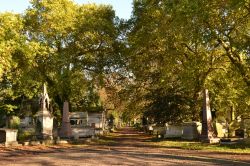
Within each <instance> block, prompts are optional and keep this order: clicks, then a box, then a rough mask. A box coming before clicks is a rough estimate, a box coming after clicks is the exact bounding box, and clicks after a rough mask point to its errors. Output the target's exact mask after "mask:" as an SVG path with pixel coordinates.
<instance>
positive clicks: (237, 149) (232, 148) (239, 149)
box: [151, 139, 250, 154]
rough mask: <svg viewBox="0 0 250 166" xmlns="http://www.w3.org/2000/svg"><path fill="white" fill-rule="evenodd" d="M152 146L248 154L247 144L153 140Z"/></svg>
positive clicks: (249, 152)
mask: <svg viewBox="0 0 250 166" xmlns="http://www.w3.org/2000/svg"><path fill="white" fill-rule="evenodd" d="M151 144H152V145H154V146H158V147H165V148H178V149H186V150H206V151H216V152H228V153H238V154H240V153H247V154H250V145H249V144H244V143H242V144H231V145H220V144H207V143H201V142H194V141H193V142H192V141H182V140H159V139H158V140H156V139H153V140H152V142H151Z"/></svg>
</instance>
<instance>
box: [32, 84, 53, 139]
mask: <svg viewBox="0 0 250 166" xmlns="http://www.w3.org/2000/svg"><path fill="white" fill-rule="evenodd" d="M49 102H50V101H49V96H48V93H47V88H46V85H45V84H44V86H43V93H42V95H41V97H40V110H39V111H38V112H37V114H36V117H37V118H38V121H37V123H39V124H40V129H39V131H38V138H42V139H52V138H53V136H52V135H53V116H52V115H51V113H50V111H49V108H50V103H49ZM37 126H39V125H38V124H37Z"/></svg>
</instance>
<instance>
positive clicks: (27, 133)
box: [17, 129, 35, 141]
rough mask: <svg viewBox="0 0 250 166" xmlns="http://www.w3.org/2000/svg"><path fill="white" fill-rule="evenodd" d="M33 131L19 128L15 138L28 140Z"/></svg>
mask: <svg viewBox="0 0 250 166" xmlns="http://www.w3.org/2000/svg"><path fill="white" fill-rule="evenodd" d="M34 134H35V132H34V131H30V130H29V131H28V130H27V131H23V130H21V129H20V130H19V132H18V136H17V139H18V140H19V141H28V140H31V139H32V137H33V136H34Z"/></svg>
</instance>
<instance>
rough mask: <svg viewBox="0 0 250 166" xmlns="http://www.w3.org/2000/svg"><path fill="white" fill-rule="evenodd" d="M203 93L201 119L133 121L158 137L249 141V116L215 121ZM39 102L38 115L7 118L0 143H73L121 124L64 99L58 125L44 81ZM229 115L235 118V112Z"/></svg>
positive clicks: (0, 131)
mask: <svg viewBox="0 0 250 166" xmlns="http://www.w3.org/2000/svg"><path fill="white" fill-rule="evenodd" d="M203 97H204V99H203V110H202V122H183V123H181V124H165V125H164V126H157V125H155V124H150V123H147V124H146V125H145V124H144V125H143V124H142V123H141V124H138V122H137V123H136V124H134V125H135V126H137V127H138V126H141V127H142V126H143V129H144V132H148V133H149V134H153V135H155V136H156V137H158V138H181V139H183V140H193V141H194V140H196V141H197V140H199V141H201V142H204V143H212V144H213V143H221V144H223V143H229V144H235V143H247V142H248V140H249V139H248V138H249V133H250V123H249V120H250V119H249V117H241V119H240V120H238V121H237V123H238V124H237V125H236V127H230V126H229V125H228V124H227V123H223V122H216V121H213V120H212V114H211V109H210V101H209V94H208V90H207V89H205V90H204V96H203ZM38 104H39V109H38V110H37V112H36V113H35V115H34V116H31V114H26V116H23V117H22V118H21V119H20V123H19V124H17V123H16V122H14V121H13V120H14V119H15V118H17V117H15V118H14V117H13V118H11V119H8V120H6V126H5V127H4V128H0V143H2V144H4V145H5V146H10V145H12V146H15V145H20V144H19V143H22V144H23V145H40V144H60V143H70V142H71V143H72V141H77V140H81V139H83V140H85V139H86V138H95V137H99V136H105V135H107V134H108V132H110V131H111V130H112V129H113V128H114V127H121V126H118V124H116V125H115V124H114V123H113V122H112V123H110V122H111V120H112V121H114V119H108V118H107V112H105V111H98V112H94V111H84V112H70V111H69V102H68V101H65V102H64V105H63V110H62V112H63V115H62V121H61V123H60V125H58V124H57V125H55V123H56V121H55V120H54V117H53V115H52V112H51V110H50V99H49V96H48V93H47V88H46V85H45V84H44V86H43V93H42V94H41V96H40V99H39V101H38ZM27 115H29V116H27ZM229 118H231V121H232V119H233V113H232V112H231V114H230V117H229ZM214 122H215V123H214ZM11 123H13V124H15V123H16V124H15V129H13V128H12V129H11V128H10V127H11V126H12V127H13V124H11ZM18 135H19V136H18ZM18 142H19V143H18Z"/></svg>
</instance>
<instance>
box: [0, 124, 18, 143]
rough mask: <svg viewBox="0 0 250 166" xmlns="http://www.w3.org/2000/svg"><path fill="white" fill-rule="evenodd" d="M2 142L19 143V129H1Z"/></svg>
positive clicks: (0, 137) (0, 138) (0, 141)
mask: <svg viewBox="0 0 250 166" xmlns="http://www.w3.org/2000/svg"><path fill="white" fill-rule="evenodd" d="M0 143H4V145H5V146H9V145H18V143H17V130H15V129H3V128H1V129H0Z"/></svg>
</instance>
